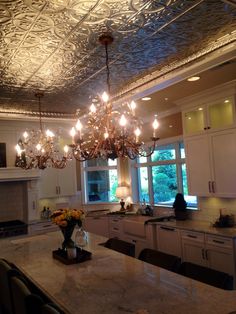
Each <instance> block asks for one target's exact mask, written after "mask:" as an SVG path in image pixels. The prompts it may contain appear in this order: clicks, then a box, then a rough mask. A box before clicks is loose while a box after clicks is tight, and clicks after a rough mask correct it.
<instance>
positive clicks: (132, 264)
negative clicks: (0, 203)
mask: <svg viewBox="0 0 236 314" xmlns="http://www.w3.org/2000/svg"><path fill="white" fill-rule="evenodd" d="M88 239H89V241H88V245H87V246H86V248H85V249H86V250H88V251H90V252H92V259H91V260H90V261H87V262H84V263H81V264H74V265H64V264H62V263H61V262H59V261H57V260H55V259H53V258H52V250H54V249H57V248H58V247H59V246H60V245H61V242H62V240H63V239H62V236H61V234H60V231H58V232H51V233H47V234H44V235H38V236H33V237H29V236H25V237H20V238H15V239H12V238H8V239H1V240H0V247H1V249H0V257H1V258H6V259H8V260H9V261H11V262H13V263H15V264H16V265H17V266H18V267H19V268H20V269H21V270H22V271H23V272H24V273H25V274H26V275H27V276H29V277H30V278H31V279H32V280H33V281H34V282H35V283H36V284H37V285H38V286H39V287H40V288H41V289H42V290H43V291H44V292H46V293H47V294H48V295H49V296H50V297H51V298H52V299H53V300H54V301H56V302H57V303H58V304H59V305H61V306H62V307H63V309H65V311H66V313H71V314H77V313H79V314H121V313H135V314H157V313H162V314H164V313H168V314H172V313H173V314H180V313H181V314H189V313H191V314H200V313H201V314H202V313H207V314H213V313H214V314H216V313H219V314H229V313H231V312H233V311H236V291H225V290H221V289H217V288H214V287H211V286H208V285H206V284H203V283H200V282H197V281H195V280H191V279H188V278H186V277H183V276H181V275H178V274H175V273H172V272H169V271H167V270H164V269H162V268H159V267H157V266H152V265H150V264H147V263H144V262H141V261H139V260H137V259H135V258H132V257H129V256H126V255H123V254H120V253H118V252H115V251H112V250H110V249H107V248H105V247H103V246H101V245H99V243H101V242H104V241H105V240H106V239H105V238H103V237H101V236H97V235H94V234H91V233H90V234H89V235H88Z"/></svg>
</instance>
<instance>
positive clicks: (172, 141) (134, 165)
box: [130, 136, 199, 210]
mask: <svg viewBox="0 0 236 314" xmlns="http://www.w3.org/2000/svg"><path fill="white" fill-rule="evenodd" d="M181 143H184V140H183V137H179V136H178V137H174V138H169V139H165V140H161V141H159V142H158V143H157V145H156V149H157V148H158V147H161V146H165V145H173V146H174V149H175V153H176V156H175V157H176V158H175V159H173V160H172V159H171V160H161V161H151V156H150V157H147V162H145V163H138V162H137V161H136V160H134V161H132V162H131V169H130V170H131V178H132V181H133V180H134V181H135V180H137V184H135V185H134V186H133V185H132V195H133V201H134V203H140V202H141V200H140V195H139V193H140V189H141V182H140V180H139V177H140V172H139V171H138V169H139V168H141V167H147V172H148V193H149V202H147V203H148V204H151V205H153V206H155V207H168V208H172V206H170V205H165V204H154V193H153V176H152V167H153V166H161V165H170V164H174V165H176V177H177V178H176V179H177V180H176V182H177V187H178V193H183V191H184V187H183V175H182V165H183V164H185V165H186V157H185V158H181V147H180V144H181ZM150 145H151V143H150ZM198 202H199V200H198V198H197V205H196V207H189V208H190V209H193V210H196V209H198Z"/></svg>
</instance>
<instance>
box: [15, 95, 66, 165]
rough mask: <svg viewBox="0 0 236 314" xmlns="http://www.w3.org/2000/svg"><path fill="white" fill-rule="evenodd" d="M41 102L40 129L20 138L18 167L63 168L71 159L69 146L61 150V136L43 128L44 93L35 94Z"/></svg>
mask: <svg viewBox="0 0 236 314" xmlns="http://www.w3.org/2000/svg"><path fill="white" fill-rule="evenodd" d="M35 96H36V97H37V98H38V102H39V129H38V130H30V131H29V132H27V131H25V132H24V133H23V140H22V139H19V141H18V144H17V145H16V152H17V157H16V162H15V165H16V167H21V168H23V169H26V170H28V169H32V168H38V169H41V170H43V169H45V168H49V167H53V168H57V169H63V168H65V167H66V164H67V161H68V160H69V159H71V158H70V157H69V154H68V151H69V147H68V146H65V147H64V152H61V149H60V143H59V140H60V139H59V137H58V136H57V135H55V134H54V133H53V132H52V131H50V130H49V129H47V130H46V131H45V130H43V126H42V112H41V98H42V97H43V93H41V92H38V93H36V94H35Z"/></svg>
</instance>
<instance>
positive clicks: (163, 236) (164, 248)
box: [157, 226, 182, 257]
mask: <svg viewBox="0 0 236 314" xmlns="http://www.w3.org/2000/svg"><path fill="white" fill-rule="evenodd" d="M157 250H158V251H161V252H164V253H167V254H171V255H175V256H179V257H181V256H182V250H181V241H180V234H179V230H178V229H176V228H172V227H169V226H157Z"/></svg>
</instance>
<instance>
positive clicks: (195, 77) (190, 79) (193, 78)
mask: <svg viewBox="0 0 236 314" xmlns="http://www.w3.org/2000/svg"><path fill="white" fill-rule="evenodd" d="M198 80H200V76H191V77H189V78H188V79H187V81H189V82H195V81H198Z"/></svg>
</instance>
